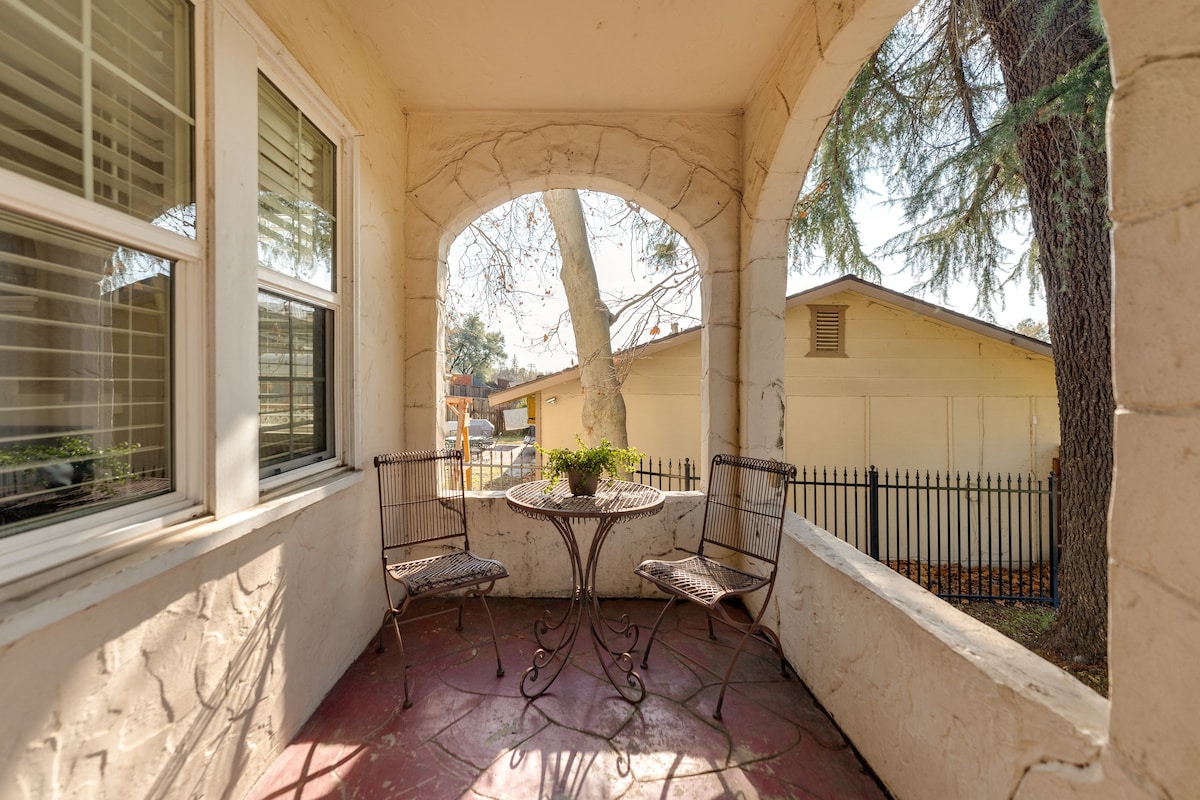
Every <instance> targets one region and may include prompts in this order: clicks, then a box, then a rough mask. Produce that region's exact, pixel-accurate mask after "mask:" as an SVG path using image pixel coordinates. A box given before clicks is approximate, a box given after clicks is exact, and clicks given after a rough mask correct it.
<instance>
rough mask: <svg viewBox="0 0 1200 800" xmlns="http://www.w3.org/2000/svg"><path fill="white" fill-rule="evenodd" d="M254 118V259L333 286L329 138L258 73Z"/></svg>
mask: <svg viewBox="0 0 1200 800" xmlns="http://www.w3.org/2000/svg"><path fill="white" fill-rule="evenodd" d="M258 120H259V121H258V185H259V192H258V263H259V264H260V265H261V266H263V267H266V268H267V269H270V270H273V271H275V272H279V273H281V274H283V275H288V276H290V277H293V278H298V279H300V280H302V281H305V282H306V283H310V284H312V285H313V286H318V287H320V288H322V289H326V290H329V291H332V290H333V281H334V277H335V270H334V263H333V252H334V232H335V217H334V207H335V206H334V163H335V152H336V150H335V148H334V145H333V142H331V141H330V140H329V139H328V138H326V137H325V136H324V135H323V134H322V133H321V132H320V131H318V130H317V129H316V127H314V126H313V124H312V123H311V122H309V121H308V120H307V119H305V117H304V115H303V114H301V113H300V110H299V109H298V108H296V106H295V105H293V104H292V103H291V102H289V101H288V100H287V98H285V97H284V96H283V95H282V94H280V93H279V90H278V89H276V88H275V87H274V86H272V85H271V84H270V83H269V82H268V81H267V80H266V79H265V78H263V77H261V76H260V77H259V90H258Z"/></svg>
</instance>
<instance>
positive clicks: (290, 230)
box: [258, 75, 337, 477]
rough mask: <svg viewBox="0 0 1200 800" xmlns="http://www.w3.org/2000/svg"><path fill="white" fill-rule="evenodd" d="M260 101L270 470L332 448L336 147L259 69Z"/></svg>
mask: <svg viewBox="0 0 1200 800" xmlns="http://www.w3.org/2000/svg"><path fill="white" fill-rule="evenodd" d="M258 109H259V113H258V116H259V122H258V131H259V133H258V153H259V158H258V170H259V192H258V263H259V267H260V270H259V276H260V281H261V283H262V289H261V291H260V292H259V295H258V309H259V314H258V364H259V369H258V376H259V377H258V380H259V394H258V398H259V400H258V403H259V427H258V431H259V471H260V474H261V475H262V476H263V477H270V476H273V475H278V474H281V473H283V472H286V471H287V470H290V469H295V468H297V467H302V466H305V465H308V464H312V463H315V462H317V461H322V460H324V459H326V458H329V457H330V456H331V455H332V452H333V447H332V445H333V416H332V414H331V410H332V399H331V398H332V386H331V385H330V373H331V354H332V353H333V315H334V313H335V311H336V308H337V295H336V293H335V291H334V287H335V280H336V275H337V269H336V258H335V253H336V249H335V243H336V239H335V234H336V218H335V196H334V185H335V180H336V174H335V163H336V148H335V146H334V144H333V142H332V141H330V139H329V138H328V137H326V136H325V135H324V134H323V133H321V132H320V130H318V129H317V127H316V126H315V125H314V124H313V123H312V122H311V121H310V120H309V119H308V118H307V117H305V115H304V114H303V113H302V112H301V111H300V109H299V108H298V107H297V106H296V105H295V104H293V103H292V102H291V101H290V100H288V99H287V98H286V97H284V95H283V94H282V93H281V92H280V91H279V90H278V89H277V88H276V87H275V86H274V85H272V84H271V83H270V81H268V80H267V79H266V78H265V77H263V76H261V75H260V76H259V105H258ZM275 276H283V279H281V278H278V277H275ZM303 287H311V288H309V289H308V290H305V289H304V288H303Z"/></svg>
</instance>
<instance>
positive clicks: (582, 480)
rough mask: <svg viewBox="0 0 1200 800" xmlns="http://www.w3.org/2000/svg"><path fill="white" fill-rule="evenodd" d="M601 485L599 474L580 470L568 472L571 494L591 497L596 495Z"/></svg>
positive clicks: (568, 484)
mask: <svg viewBox="0 0 1200 800" xmlns="http://www.w3.org/2000/svg"><path fill="white" fill-rule="evenodd" d="M599 484H600V473H598V472H579V471H578V470H574V469H569V470H567V486H569V487H570V489H571V494H575V495H587V496H589V497H590V496H591V495H594V494H595V493H596V487H597V486H598V485H599Z"/></svg>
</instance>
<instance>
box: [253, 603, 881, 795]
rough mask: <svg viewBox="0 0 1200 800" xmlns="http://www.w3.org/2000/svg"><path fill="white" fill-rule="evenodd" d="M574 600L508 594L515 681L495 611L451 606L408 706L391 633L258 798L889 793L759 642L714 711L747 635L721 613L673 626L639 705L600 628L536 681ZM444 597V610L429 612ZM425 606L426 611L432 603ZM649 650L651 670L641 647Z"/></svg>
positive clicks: (620, 607) (640, 619)
mask: <svg viewBox="0 0 1200 800" xmlns="http://www.w3.org/2000/svg"><path fill="white" fill-rule="evenodd" d="M563 603H565V601H555V600H518V599H505V598H493V599H491V600H490V601H489V606H490V607H491V609H492V614H493V616H494V618H495V622H496V631H497V634H498V635H499V637H500V652H501V656H502V658H503V660H504V667H505V670H506V673H507V674H506V675H505V676H504V677H497V676H496V660H495V652H494V651H493V650H492V647H491V644H490V642H488V635H487V620H486V618H485V617H484V615H483V611H482V609H481V608H480V606H479V602H478V601H477V600H471V601H469V602H468V603H467V607H466V615H465V619H464V629H463V630H462V631H461V632H460V631H456V630H455V621H456V618H455V615H454V614H443V615H439V616H436V617H430V618H428V619H426V620H422V621H416V622H413V623H410V624H409V625H408V626H406V627H405V628H404V629H403V630H404V634H405V646H406V648H407V649H408V651H409V653H410V658H412V659H413V661H414V662H415V663H413V664H412V665H411V666H410V667H409V681H410V685H411V691H412V695H413V705H412V707H411V708H408V709H404V708H402V707H401V702H402V700H403V697H404V688H403V685H402V683H401V680H400V669H399V665H398V661H399V659H398V650H397V647H396V641H395V635H394V634H393V633H391V631H390V629H389V630H388V631H387V634H388V635H387V638H385V639H384V644H385V646H386V647H387V650H386V652H384V653H383V654H377V653H376V652H375V648H374V644H373V643H372V644H371V645H369V646H368V647H367V649H366V650H364V651H363V653H362V654H361V655H360V656H359V657H358V659H357V660H356V661H355V662H354V663H353V664H352V665H351V667H350V668H349V669H348V670H347V671H346V674H345V675H344V676H342V678H341V680H339V681H338V682H337V684H336V685H335V686H334V687H333V689H332V690H331V691H330V692H329V695H328V696H327V697H326V698H325V700H324V701H323V702H322V703H321V705H320V707H319V708H318V709H317V710H316V712H315V713H314V714H313V715H312V717H311V718H310V719H309V720H308V722H307V723H305V725H304V727H303V728H302V729H301V730H300V732H299V734H297V736H296V738H295V740H294V741H293V742H292V743H291V744H290V745H289V746H288V747H287V748H286V749H285V750H284V751H283V753H282V754H280V756H279V757H278V759H276V761H275V762H274V764H272V765H271V767H270V768H268V770H267V771H266V773H265V774H264V775H263V777H262V778H261V779H260V780H259V781H258V783H257V784H256V785H255V787H254V788H253V790H252V791H251V792H250V794H249V795H248V797H249V798H254V800H264V799H265V798H317V797H321V798H324V797H345V798H363V799H364V800H367V799H371V798H414V799H415V800H439V798H497V799H498V800H508V799H509V798H512V800H533V798H555V800H557V799H558V798H622V800H635V798H636V799H638V800H640V799H641V798H748V799H749V798H824V800H852V799H853V798H886V797H887V795H886V793H885V792H884V791H883V790H882V789H881V788H880V786H879V784H878V783H877V781H876V780H875V778H874V777H873V775H872V774H871V772H870V770H869V768H867V767H866V765H865V764H864V763H863V761H862V759H861V758H859V756H858V754H857V753H856V752H855V751H854V749H853V748H852V747H851V746H850V745H849V744H848V743H847V741H846V739H845V737H843V735H842V733H841V731H839V730H838V728H837V726H836V725H835V724H834V723H833V722H832V721H831V720H830V719H829V717H828V716H827V715H826V714H825V712H824V711H822V710H821V709H820V708H819V707H818V706H817V704H816V703H815V702H814V700H813V698H812V695H810V694H809V692H808V689H807V688H805V686H804V685H803V684H802V683H800V682H799V681H798V680H796V677H795V676H794V675H793V674H792V673H791V672H790V670H789V672H788V675H787V677H784V676H782V675H781V674H780V669H779V661H778V659H776V658H774V657H773V655H772V652H771V650H770V648H768V647H767V646H766V645H765V644H762V643H759V642H752V643H751V644H750V645H748V647H747V649H746V651H745V652H743V654H742V656H741V658H740V659H739V660H738V663H737V666H736V667H735V670H734V675H733V680H732V681H731V683H730V688H729V692H728V694H727V695H726V698H725V704H724V708H723V719H722V720H721V721H717V720H714V719H713V718H712V711H713V705H714V703H715V702H716V697H717V692H718V691H719V689H720V681H721V677H722V675H723V674H724V670H725V667H726V665H727V664H728V659H729V656H730V654H731V653H732V648H733V646H734V645H735V644H736V638H735V636H734V632H733V631H732V630H730V629H729V628H727V627H722V626H720V625H718V626H717V638H718V641H717V642H712V641H710V640H709V638H708V629H707V626H706V624H705V621H704V616H703V614H702V613H701V612H700V611H699V610H698V609H695V608H690V607H677V608H676V609H675V610H673V611H672V613H671V616H670V617H668V619H667V620H666V621H664V623H663V630H661V631H660V638H659V640H658V641H657V642H656V643H655V645H654V649H653V650H652V652H651V658H650V666H649V668H648V669H646V670H641V669H640V668H639V670H638V671H639V672H640V673H641V674H642V675H643V677H644V678H645V681H646V687H647V690H648V694H647V696H646V698H645V700H643V701H642V702H641V703H640V704H638V705H633V704H631V703H629V702H626V701H625V700H623V699H621V698H620V697H619V696H618V695H617V693H616V691H615V690H614V689H613V687H612V685H611V684H609V683H608V681H607V680H606V679H605V677H604V675H603V673H602V671H601V668H600V663H599V660H598V657H597V655H596V652H595V650H594V648H593V647H592V646H591V641H590V639H589V637H588V635H587V629H586V627H585V628H584V630H582V631H581V632H580V635H579V639H578V640H577V641H576V643H575V653H574V656H573V657H572V660H571V662H570V663H569V664H568V665H567V667H566V668H565V669H564V670H563V672H562V674H561V675H559V677H558V679H557V681H555V683H554V684H553V685H552V686H551V687H550V688H549V690H548V691H547V692H546V693H545V694H544V695H542V696H541V697H539V698H537V699H534V700H532V701H527V700H525V698H524V697H522V696H521V693H520V688H519V682H520V680H521V676H522V674H523V673H524V671H525V669H526V668H527V667H528V666H529V663H530V659H531V658H532V656H533V653H534V651H535V650H536V644H535V643H534V640H533V633H532V625H533V621H534V620H535V619H536V618H537V617H538V615H539V614H541V613H542V612H543V611H544V610H546V609H547V608H550V609H555V610H558V609H561V608H562V607H563V606H562V604H563ZM661 607H662V603H661V602H658V601H636V600H613V601H606V602H605V604H604V612H605V615H606V616H610V617H617V616H620V615H621V614H628V615H629V617H630V619H631V620H632V621H633V622H635V623H637V624H638V625H642V626H645V628H644V630H643V633H642V636H643V637H645V635H646V632H647V631H648V629H649V625H651V624H653V621H654V616H655V615H656V614H657V613H658V611H659V609H661ZM427 608H428V606H427ZM413 613H420V610H419V609H418V608H417V607H416V606H415V605H414V610H413ZM640 647H641V646H640V645H639V652H638V653H637V656H636V661H637V662H638V663H639V664H640V662H641V654H640Z"/></svg>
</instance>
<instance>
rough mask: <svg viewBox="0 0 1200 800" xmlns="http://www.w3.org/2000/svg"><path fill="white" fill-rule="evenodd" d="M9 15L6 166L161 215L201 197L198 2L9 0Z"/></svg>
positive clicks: (1, 0)
mask: <svg viewBox="0 0 1200 800" xmlns="http://www.w3.org/2000/svg"><path fill="white" fill-rule="evenodd" d="M85 13H86V14H88V17H87V19H86V20H84V18H83V15H84V14H85ZM0 18H3V19H4V21H5V24H4V25H3V26H0V167H4V168H7V169H11V170H13V171H15V172H18V173H21V174H22V175H27V176H30V177H33V178H36V179H37V180H41V181H43V182H45V183H48V184H50V185H52V186H54V187H56V188H59V189H63V190H65V191H69V192H72V193H73V194H77V195H80V196H83V197H86V198H88V199H93V200H96V201H97V202H100V203H103V204H104V205H107V206H112V207H114V208H117V209H119V210H121V211H125V212H127V213H129V214H131V215H133V216H136V217H137V218H139V219H143V220H146V221H148V222H155V224H158V223H157V220H158V219H159V217H160V216H161V215H162V214H164V213H165V212H167V211H168V210H170V209H172V208H176V207H180V206H186V205H188V204H189V203H191V202H192V201H193V200H194V199H195V193H194V187H193V175H192V173H193V166H192V139H193V132H194V127H195V125H194V121H193V119H192V82H191V75H192V67H191V64H192V53H191V50H192V47H191V42H192V9H191V5H190V4H189V3H187V2H185V0H93V1H92V2H91V3H88V4H79V3H66V2H62V0H59V2H54V1H53V0H24V2H22V0H0ZM85 21H86V22H87V23H88V24H87V25H84V22H85ZM85 31H88V32H90V37H89V38H88V42H89V43H90V47H89V45H88V44H85V41H84V39H83V37H84V35H85ZM84 74H90V76H91V78H90V80H88V81H86V82H85V81H84V80H83V75H84ZM185 233H186V232H185ZM190 235H191V236H193V237H194V236H195V233H194V229H193V230H192V231H190Z"/></svg>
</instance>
